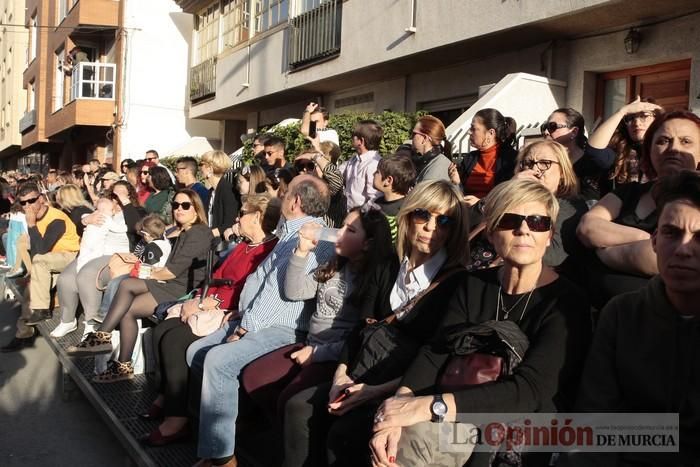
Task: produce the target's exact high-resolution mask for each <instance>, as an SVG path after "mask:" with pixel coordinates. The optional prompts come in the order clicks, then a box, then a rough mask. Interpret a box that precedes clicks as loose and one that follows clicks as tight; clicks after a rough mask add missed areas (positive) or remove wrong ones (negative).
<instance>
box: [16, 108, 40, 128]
mask: <svg viewBox="0 0 700 467" xmlns="http://www.w3.org/2000/svg"><path fill="white" fill-rule="evenodd" d="M34 125H36V110H30V111H29V112H27V113H25V114H24V116H23V117H22V118H20V119H19V132H20V133H24V132H25V131H27V130H28V129H30V128H31V127H33V126H34Z"/></svg>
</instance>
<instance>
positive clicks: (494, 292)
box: [371, 180, 591, 467]
mask: <svg viewBox="0 0 700 467" xmlns="http://www.w3.org/2000/svg"><path fill="white" fill-rule="evenodd" d="M484 211H485V217H486V224H487V226H486V231H487V233H488V237H489V240H490V241H491V243H492V244H493V245H494V247H495V249H496V252H497V253H498V254H499V255H500V256H501V257H502V258H503V260H504V265H503V266H502V267H501V268H498V269H490V270H485V271H481V272H479V273H476V274H473V275H471V276H469V278H468V279H467V280H466V281H463V282H462V283H461V284H460V286H459V287H458V288H457V290H455V291H454V294H453V295H452V297H451V298H452V299H451V300H450V303H449V305H448V307H447V311H446V314H445V317H444V320H443V322H442V323H441V325H440V331H438V333H437V335H436V338H435V339H434V340H433V341H432V342H431V345H428V346H425V347H424V348H423V349H421V351H420V353H419V355H418V357H417V358H416V359H415V360H414V362H413V364H412V365H411V367H410V368H409V369H408V371H407V372H406V374H405V376H404V378H403V380H402V381H401V387H400V388H399V389H398V390H397V391H396V395H395V397H392V398H390V399H388V400H386V401H385V402H384V403H383V404H382V406H381V407H380V408H379V409H378V410H377V412H376V414H375V417H374V421H375V423H374V436H373V438H372V441H371V448H372V449H371V450H372V457H373V461H374V464H375V465H389V464H393V463H397V464H399V465H401V466H402V467H406V466H413V465H445V463H447V462H451V463H455V464H454V465H462V464H463V463H465V462H466V461H467V460H470V462H469V465H470V466H473V465H489V457H490V454H489V453H479V454H474V455H473V456H472V458H471V459H470V454H471V452H470V450H468V449H465V450H464V451H463V452H460V453H447V452H444V451H443V450H440V449H439V445H438V441H439V431H440V429H441V425H440V423H439V422H444V423H455V422H456V420H457V415H459V414H462V416H463V415H464V414H468V413H485V412H495V413H528V412H552V411H556V410H561V409H565V408H570V407H571V406H572V402H573V398H574V397H575V391H576V386H577V383H578V379H579V374H580V370H581V367H582V365H583V361H584V358H585V355H586V350H587V348H588V344H589V341H590V335H591V323H590V316H589V305H588V302H587V300H586V298H585V296H583V295H582V293H581V292H579V290H578V289H577V288H576V287H575V286H574V285H572V284H571V283H569V282H568V281H567V280H566V279H564V278H562V277H559V276H558V275H557V273H556V272H554V270H552V269H550V268H548V267H546V266H544V265H543V264H542V258H543V256H544V253H545V250H546V248H547V246H548V245H549V243H550V240H551V238H552V226H553V225H554V223H555V222H556V217H557V214H558V204H557V201H556V199H555V198H554V196H553V195H552V193H551V192H550V191H549V190H547V189H546V188H545V187H543V186H542V185H541V184H539V183H538V182H533V181H531V180H513V181H510V182H506V183H504V184H502V185H499V186H498V187H496V188H495V189H494V190H493V191H492V192H491V194H489V196H488V197H487V198H486V202H485V208H484ZM489 320H496V321H498V320H510V321H513V322H515V323H517V324H518V325H519V327H520V328H521V330H522V331H523V332H524V333H525V335H526V336H527V337H528V340H529V341H530V344H529V348H528V350H527V352H526V353H525V355H524V358H523V360H522V362H521V363H520V364H519V365H518V366H517V367H516V368H515V369H514V372H513V374H512V375H510V376H507V377H504V378H501V379H499V380H498V381H496V382H493V383H487V384H482V385H477V386H470V387H468V388H466V389H463V390H459V391H456V392H453V393H442V391H441V390H440V388H439V387H438V385H437V382H438V381H439V379H440V374H441V372H442V370H443V368H444V366H445V364H446V363H447V361H448V359H449V357H450V353H449V351H447V350H445V348H446V346H445V345H444V342H443V340H442V336H443V332H442V331H444V330H445V328H447V327H450V326H454V325H457V324H465V323H466V324H467V325H477V324H481V323H483V322H485V321H489ZM445 410H446V411H445ZM459 421H465V422H469V420H464V419H463V418H461V419H460V420H459ZM544 456H545V460H544V462H543V463H541V464H540V465H547V460H546V457H548V454H547V453H545V454H544ZM523 460H524V462H525V465H531V464H528V459H527V456H525V458H524V459H523ZM532 460H533V459H530V461H532ZM535 462H540V460H539V459H538V460H537V461H535ZM451 465H453V464H451Z"/></svg>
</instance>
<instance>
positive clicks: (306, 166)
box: [294, 161, 316, 172]
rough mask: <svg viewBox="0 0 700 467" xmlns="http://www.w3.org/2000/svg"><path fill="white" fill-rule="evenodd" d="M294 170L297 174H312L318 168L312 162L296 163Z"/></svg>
mask: <svg viewBox="0 0 700 467" xmlns="http://www.w3.org/2000/svg"><path fill="white" fill-rule="evenodd" d="M294 168H295V169H296V171H297V172H303V171H306V172H311V171H312V170H314V169H315V168H316V164H314V163H313V162H311V161H297V162H295V163H294Z"/></svg>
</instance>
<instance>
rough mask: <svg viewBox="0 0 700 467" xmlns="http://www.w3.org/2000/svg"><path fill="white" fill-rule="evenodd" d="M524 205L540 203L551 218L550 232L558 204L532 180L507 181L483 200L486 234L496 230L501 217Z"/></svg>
mask: <svg viewBox="0 0 700 467" xmlns="http://www.w3.org/2000/svg"><path fill="white" fill-rule="evenodd" d="M526 203H541V204H543V205H544V207H545V209H546V211H547V215H548V216H549V217H551V218H552V230H554V224H555V223H556V221H557V216H558V215H559V202H558V201H557V198H556V197H555V196H554V193H552V192H551V191H549V190H548V189H547V188H545V186H544V185H542V184H541V183H540V182H536V181H534V180H517V179H515V180H509V181H507V182H503V183H500V184H498V185H496V187H495V188H494V189H493V190H491V192H490V193H489V194H488V195H486V198H484V222H485V223H486V232H488V233H491V232H493V231H495V230H496V227H497V226H498V223H499V222H500V221H501V219H502V218H503V215H504V214H505V213H507V212H510V211H512V210H513V209H515V208H516V207H517V206H521V205H523V204H526Z"/></svg>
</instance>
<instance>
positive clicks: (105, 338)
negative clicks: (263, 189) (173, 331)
mask: <svg viewBox="0 0 700 467" xmlns="http://www.w3.org/2000/svg"><path fill="white" fill-rule="evenodd" d="M171 204H172V210H173V220H174V222H175V224H176V226H177V228H178V230H179V235H178V236H177V240H176V242H175V245H174V246H173V249H172V251H171V252H170V256H169V257H168V261H167V263H166V264H165V267H163V268H154V269H153V270H152V271H151V272H150V274H149V277H148V278H147V279H137V278H128V279H124V280H123V281H122V282H121V283H120V284H119V289H118V290H117V294H116V296H115V297H114V300H113V301H112V304H111V306H110V308H109V311H108V312H107V316H106V317H105V320H104V322H103V323H102V325H101V326H100V327H99V329H98V330H97V331H95V332H91V333H89V334H87V335H86V336H85V337H84V338H83V340H82V342H80V343H79V344H78V345H76V346H71V347H69V348H68V349H67V351H68V353H69V354H70V355H76V356H87V355H94V354H96V353H109V352H111V351H112V337H111V336H112V335H111V332H112V331H113V330H115V329H116V328H117V327H119V331H120V334H119V341H120V342H119V357H118V359H117V360H112V361H110V362H109V363H108V365H107V369H106V370H105V371H104V372H103V373H101V374H99V375H97V376H95V377H94V378H93V381H95V382H97V383H109V382H112V381H121V380H125V379H131V378H133V376H134V369H133V366H132V364H131V354H132V353H133V351H134V346H135V344H136V338H137V337H138V323H137V320H138V319H140V318H147V317H149V316H151V315H153V311H154V309H155V307H156V305H158V304H159V303H164V302H168V301H174V300H177V299H178V298H180V297H182V296H183V295H185V294H186V293H187V292H189V291H191V290H193V289H194V288H195V287H198V286H199V284H201V282H202V281H203V280H204V275H205V266H206V258H207V253H208V251H209V249H210V248H211V242H212V239H213V236H212V234H211V231H210V230H209V227H208V226H207V215H206V213H205V212H204V206H202V201H201V199H200V197H199V195H198V194H197V193H196V192H194V191H192V190H190V189H182V190H179V191H178V192H177V194H176V195H175V197H174V198H173V202H172V203H171Z"/></svg>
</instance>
